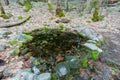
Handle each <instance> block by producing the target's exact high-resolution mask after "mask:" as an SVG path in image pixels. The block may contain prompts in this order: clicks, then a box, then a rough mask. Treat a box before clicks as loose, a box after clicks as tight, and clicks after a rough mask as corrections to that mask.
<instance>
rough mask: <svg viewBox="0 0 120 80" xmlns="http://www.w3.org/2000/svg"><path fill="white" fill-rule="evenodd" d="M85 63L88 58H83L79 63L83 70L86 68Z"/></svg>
mask: <svg viewBox="0 0 120 80" xmlns="http://www.w3.org/2000/svg"><path fill="white" fill-rule="evenodd" d="M87 62H88V57H87V56H85V57H84V58H83V59H82V61H81V65H82V67H83V68H86V67H87V66H88V63H87Z"/></svg>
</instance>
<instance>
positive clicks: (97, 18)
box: [92, 7, 99, 22]
mask: <svg viewBox="0 0 120 80" xmlns="http://www.w3.org/2000/svg"><path fill="white" fill-rule="evenodd" d="M98 11H99V7H96V8H95V10H94V13H93V17H92V21H93V22H97V21H99V14H98Z"/></svg>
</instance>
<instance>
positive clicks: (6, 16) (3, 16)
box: [0, 14, 10, 19]
mask: <svg viewBox="0 0 120 80" xmlns="http://www.w3.org/2000/svg"><path fill="white" fill-rule="evenodd" d="M0 17H2V18H4V19H9V18H10V17H9V16H8V15H6V14H0Z"/></svg>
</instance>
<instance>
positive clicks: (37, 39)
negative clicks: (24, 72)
mask: <svg viewBox="0 0 120 80" xmlns="http://www.w3.org/2000/svg"><path fill="white" fill-rule="evenodd" d="M31 36H33V39H32V40H30V41H28V42H27V43H25V44H24V48H26V47H27V48H29V49H30V50H31V51H32V52H34V54H36V56H40V55H42V56H49V55H50V54H51V53H52V54H53V55H58V54H59V53H62V54H65V53H66V52H67V51H68V50H73V49H75V48H78V46H81V44H83V43H85V42H86V41H87V40H88V38H86V37H83V36H81V35H80V34H79V32H75V31H73V32H72V31H70V30H69V29H67V28H47V27H44V28H40V29H36V30H33V31H32V32H31ZM80 43H81V44H80Z"/></svg>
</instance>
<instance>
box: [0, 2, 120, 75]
mask: <svg viewBox="0 0 120 80" xmlns="http://www.w3.org/2000/svg"><path fill="white" fill-rule="evenodd" d="M34 4H35V5H33V9H32V10H30V11H29V12H24V11H23V7H21V6H18V5H14V4H12V5H9V6H5V7H4V8H5V11H6V13H11V14H12V15H13V16H12V17H11V18H10V19H2V18H0V26H1V25H4V24H6V23H14V22H16V21H19V19H18V16H22V17H23V18H25V17H26V16H28V15H31V18H30V20H28V21H27V22H26V23H24V24H22V25H18V26H14V27H11V28H9V30H10V31H12V32H15V33H19V32H21V31H25V30H33V29H35V28H39V27H41V26H42V25H54V26H56V25H58V23H56V22H55V21H56V20H58V19H59V18H56V17H55V16H54V11H53V13H50V12H49V10H48V8H47V4H46V3H39V4H38V3H34ZM119 8H120V6H119ZM105 14H106V15H105V18H104V20H103V21H99V22H92V21H91V16H92V15H88V14H87V15H83V16H79V14H78V12H76V11H75V10H74V11H71V12H68V13H66V17H65V18H66V19H69V20H70V23H67V24H65V25H66V26H71V25H76V24H81V25H82V26H84V27H86V28H90V29H93V30H95V31H96V32H97V33H101V34H102V35H103V36H104V37H105V39H106V44H105V45H106V46H105V47H104V49H105V50H106V49H107V52H108V53H107V54H105V57H106V58H107V59H109V60H111V61H113V62H115V63H116V64H118V65H120V12H119V10H118V6H117V7H111V8H109V11H108V12H105ZM88 21H90V22H88ZM70 28H74V27H72V26H71V27H70ZM3 42H4V41H3V40H2V39H1V40H0V43H1V44H3ZM7 51H9V49H8V50H6V51H2V52H0V59H7V58H5V56H4V55H3V53H6V52H7ZM9 59H10V60H12V59H13V58H9ZM16 59H18V57H16ZM5 61H7V60H5ZM15 64H16V62H15ZM17 64H19V66H17V67H18V69H19V68H20V64H23V62H21V61H20V59H19V62H18V63H17ZM12 65H14V64H11V66H12ZM14 67H15V66H14ZM4 68H5V67H4ZM13 73H14V72H13Z"/></svg>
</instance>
